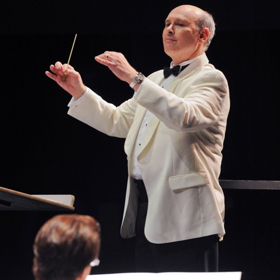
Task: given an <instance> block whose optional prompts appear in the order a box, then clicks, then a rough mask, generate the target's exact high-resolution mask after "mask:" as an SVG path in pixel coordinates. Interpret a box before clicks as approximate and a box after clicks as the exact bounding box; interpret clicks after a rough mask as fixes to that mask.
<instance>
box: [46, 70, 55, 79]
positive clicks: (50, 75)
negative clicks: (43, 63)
mask: <svg viewBox="0 0 280 280" xmlns="http://www.w3.org/2000/svg"><path fill="white" fill-rule="evenodd" d="M45 74H46V75H47V76H48V77H49V78H50V79H52V80H54V81H57V76H56V75H54V74H52V73H51V72H49V71H46V72H45Z"/></svg>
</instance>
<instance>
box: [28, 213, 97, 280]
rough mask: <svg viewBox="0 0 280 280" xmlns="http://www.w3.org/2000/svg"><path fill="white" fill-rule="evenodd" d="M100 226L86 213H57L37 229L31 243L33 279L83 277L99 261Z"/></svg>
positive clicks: (76, 279)
mask: <svg viewBox="0 0 280 280" xmlns="http://www.w3.org/2000/svg"><path fill="white" fill-rule="evenodd" d="M99 249H100V226H99V224H98V222H96V221H95V220H94V219H93V218H92V217H90V216H86V215H77V214H71V215H57V216H55V217H53V218H51V219H50V220H48V221H47V222H46V223H45V224H44V225H43V226H42V227H41V228H40V230H39V231H38V233H37V235H36V238H35V241H34V244H33V252H34V259H33V274H34V277H35V279H36V280H84V279H85V278H86V277H87V275H89V274H90V271H91V267H92V266H95V265H98V263H99V260H98V257H99Z"/></svg>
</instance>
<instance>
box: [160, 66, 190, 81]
mask: <svg viewBox="0 0 280 280" xmlns="http://www.w3.org/2000/svg"><path fill="white" fill-rule="evenodd" d="M188 65H189V64H187V65H185V66H180V65H177V66H174V67H173V68H169V67H164V70H163V75H164V78H168V77H169V76H170V75H171V74H173V75H174V76H178V75H179V73H180V72H182V71H183V70H184V69H185V68H186V67H187V66H188Z"/></svg>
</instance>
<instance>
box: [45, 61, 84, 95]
mask: <svg viewBox="0 0 280 280" xmlns="http://www.w3.org/2000/svg"><path fill="white" fill-rule="evenodd" d="M50 70H51V72H49V71H46V72H45V73H46V75H47V76H48V77H49V78H50V79H52V80H54V81H55V82H57V84H58V85H59V86H60V87H62V88H63V89H64V90H65V91H67V92H68V93H70V94H71V95H72V96H73V97H74V99H75V100H76V99H79V98H80V97H81V96H82V95H83V94H84V93H85V91H86V86H85V85H84V84H83V81H82V77H81V75H80V74H79V72H77V71H75V70H74V68H73V67H72V66H71V65H69V64H62V63H61V62H59V61H58V62H56V63H55V65H51V66H50ZM63 76H64V78H65V79H64V78H63Z"/></svg>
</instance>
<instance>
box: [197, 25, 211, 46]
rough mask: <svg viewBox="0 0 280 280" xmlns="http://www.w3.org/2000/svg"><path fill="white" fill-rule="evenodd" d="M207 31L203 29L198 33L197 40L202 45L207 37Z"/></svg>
mask: <svg viewBox="0 0 280 280" xmlns="http://www.w3.org/2000/svg"><path fill="white" fill-rule="evenodd" d="M209 34H210V32H209V29H208V28H203V29H201V30H200V32H199V40H201V41H202V42H203V43H205V42H206V41H207V39H208V37H209Z"/></svg>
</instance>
